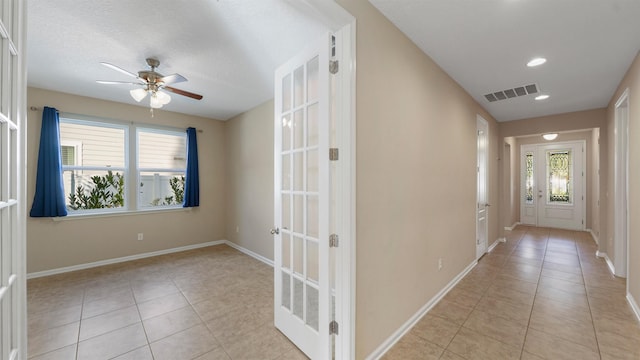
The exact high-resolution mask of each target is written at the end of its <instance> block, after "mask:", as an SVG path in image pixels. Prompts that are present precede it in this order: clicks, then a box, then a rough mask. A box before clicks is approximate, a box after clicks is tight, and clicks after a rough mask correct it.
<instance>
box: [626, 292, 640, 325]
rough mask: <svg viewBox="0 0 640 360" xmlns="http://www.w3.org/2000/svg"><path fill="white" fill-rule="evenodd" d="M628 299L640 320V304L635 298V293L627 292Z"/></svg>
mask: <svg viewBox="0 0 640 360" xmlns="http://www.w3.org/2000/svg"><path fill="white" fill-rule="evenodd" d="M627 301H628V302H629V305H631V308H632V309H633V312H634V313H636V318H638V321H640V306H638V303H637V302H636V299H634V298H633V295H631V293H627Z"/></svg>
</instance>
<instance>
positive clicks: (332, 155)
mask: <svg viewBox="0 0 640 360" xmlns="http://www.w3.org/2000/svg"><path fill="white" fill-rule="evenodd" d="M338 158H339V154H338V148H330V149H329V160H331V161H336V160H338Z"/></svg>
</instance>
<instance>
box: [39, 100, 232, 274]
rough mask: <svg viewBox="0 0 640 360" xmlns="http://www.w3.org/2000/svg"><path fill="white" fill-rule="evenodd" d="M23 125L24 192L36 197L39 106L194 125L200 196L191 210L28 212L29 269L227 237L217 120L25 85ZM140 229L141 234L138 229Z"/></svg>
mask: <svg viewBox="0 0 640 360" xmlns="http://www.w3.org/2000/svg"><path fill="white" fill-rule="evenodd" d="M27 102H28V105H29V106H35V107H37V108H38V109H40V110H38V111H29V114H28V115H29V126H28V129H27V142H28V149H27V199H28V201H32V200H33V193H34V189H35V178H36V176H35V173H36V167H37V156H38V144H39V138H40V125H41V119H42V108H43V107H44V106H52V107H55V108H57V109H58V110H60V111H62V112H68V113H76V114H83V115H89V116H97V117H103V118H110V119H116V120H124V121H133V122H136V123H153V124H160V125H165V126H171V127H176V128H180V129H186V128H187V127H189V126H193V127H195V128H197V129H201V130H203V132H202V133H198V154H199V156H200V161H199V167H200V204H201V206H200V207H199V208H195V209H193V210H191V211H176V212H173V211H172V212H163V213H152V214H135V215H127V216H116V217H100V218H84V219H74V220H69V219H67V220H63V221H53V220H51V219H50V218H28V220H27V272H28V273H33V272H38V271H44V270H50V269H56V268H60V267H66V266H72V265H78V264H84V263H89V262H94V261H100V260H105V259H112V258H117V257H123V256H129V255H135V254H140V253H145V252H151V251H157V250H163V249H169V248H175V247H179V246H186V245H192V244H198V243H204V242H207V241H214V240H221V239H224V238H225V222H224V212H225V210H226V209H225V199H224V194H225V189H226V187H225V177H224V169H225V158H226V157H225V148H224V123H223V122H221V121H217V120H213V119H206V118H201V117H195V116H188V115H183V114H177V113H172V112H167V111H163V110H156V111H155V117H153V118H151V116H150V114H149V110H148V109H146V108H144V107H138V106H131V105H124V104H120V103H115V102H110V101H103V100H97V99H92V98H86V97H81V96H75V95H69V94H63V93H59V92H52V91H46V90H42V89H35V88H29V89H28V93H27ZM138 233H144V240H142V241H138V240H137V234H138Z"/></svg>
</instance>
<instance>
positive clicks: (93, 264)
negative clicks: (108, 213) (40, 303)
mask: <svg viewBox="0 0 640 360" xmlns="http://www.w3.org/2000/svg"><path fill="white" fill-rule="evenodd" d="M222 244H229V241H227V240H217V241H209V242H205V243H200V244H194V245H187V246H180V247H176V248H171V249H165V250H158V251H152V252H147V253H142V254H136V255H130V256H123V257H119V258H113V259H107V260H100V261H94V262H90V263H85V264H78V265H72V266H65V267H61V268H57V269H51V270H45V271H38V272H33V273H28V274H27V279H35V278H39V277H43V276H50V275H57V274H63V273H67V272H71V271H76V270H84V269H90V268H94V267H98V266H104V265H111V264H117V263H121V262H125V261H131V260H138V259H144V258H149V257H153V256H159V255H166V254H172V253H177V252H181V251H187V250H193V249H199V248H203V247H208V246H215V245H222Z"/></svg>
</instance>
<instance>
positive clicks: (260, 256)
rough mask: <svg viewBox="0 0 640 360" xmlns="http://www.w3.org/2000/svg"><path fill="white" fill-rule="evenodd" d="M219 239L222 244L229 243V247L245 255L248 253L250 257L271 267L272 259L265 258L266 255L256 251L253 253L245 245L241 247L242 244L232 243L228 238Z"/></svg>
mask: <svg viewBox="0 0 640 360" xmlns="http://www.w3.org/2000/svg"><path fill="white" fill-rule="evenodd" d="M221 241H223V242H224V244H226V245H229V246H230V247H232V248H234V249H236V250H238V251H240V252H241V253H243V254H245V255H249V256H251V257H252V258H254V259H256V260H258V261H262V262H263V263H265V264H267V265H269V266H271V267H273V260H270V259H267V258H266V257H264V256H262V255H260V254H258V253H255V252H253V251H251V250H249V249H247V248H245V247H242V246H240V245H238V244H236V243H233V242H231V241H229V240H221Z"/></svg>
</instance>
